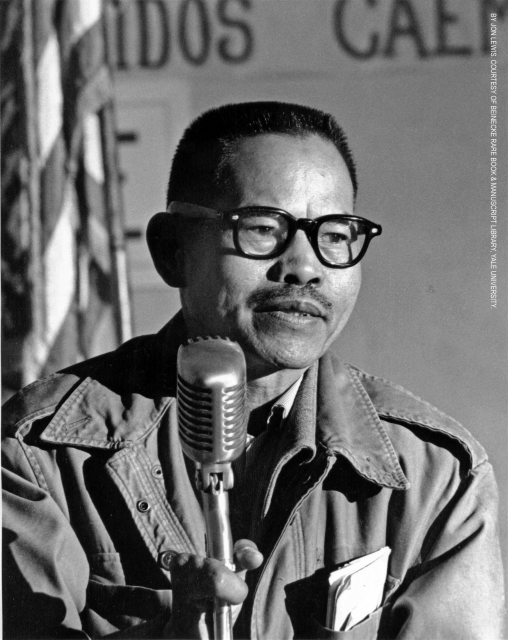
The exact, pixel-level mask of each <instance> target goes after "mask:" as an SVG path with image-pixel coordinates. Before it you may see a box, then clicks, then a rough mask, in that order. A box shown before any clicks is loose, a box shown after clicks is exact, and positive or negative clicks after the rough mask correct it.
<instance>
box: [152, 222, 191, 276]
mask: <svg viewBox="0 0 508 640" xmlns="http://www.w3.org/2000/svg"><path fill="white" fill-rule="evenodd" d="M177 224H178V223H177V221H176V220H175V217H174V216H172V215H171V214H169V213H156V214H155V215H154V216H153V218H151V220H150V222H149V223H148V227H147V230H146V241H147V243H148V248H149V249H150V254H151V256H152V260H153V263H154V265H155V268H156V269H157V272H158V274H159V275H160V276H161V278H162V279H163V280H164V282H165V283H166V284H169V286H170V287H177V288H181V287H184V286H185V278H184V271H183V248H182V247H181V246H180V245H179V242H178V229H177Z"/></svg>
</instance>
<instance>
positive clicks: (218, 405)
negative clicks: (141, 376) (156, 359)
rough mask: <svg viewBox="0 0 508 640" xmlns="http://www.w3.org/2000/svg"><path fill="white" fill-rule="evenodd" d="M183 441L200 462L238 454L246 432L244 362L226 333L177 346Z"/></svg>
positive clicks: (180, 432) (222, 461) (178, 396)
mask: <svg viewBox="0 0 508 640" xmlns="http://www.w3.org/2000/svg"><path fill="white" fill-rule="evenodd" d="M177 406H178V427H179V434H180V441H181V443H182V448H183V450H184V451H185V453H186V454H187V455H188V456H189V457H190V458H191V459H192V460H194V461H195V462H199V463H200V464H216V463H218V464H220V463H225V462H231V461H233V460H235V459H236V458H237V457H238V456H239V455H241V453H242V451H243V450H244V448H245V443H246V438H247V407H246V366H245V358H244V355H243V352H242V350H241V348H240V346H239V345H238V344H236V343H235V342H232V341H230V340H225V339H222V338H204V339H198V340H196V341H192V342H189V343H188V344H187V345H185V346H182V347H180V350H179V352H178V376H177Z"/></svg>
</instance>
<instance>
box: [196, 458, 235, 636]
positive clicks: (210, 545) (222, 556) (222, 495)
mask: <svg viewBox="0 0 508 640" xmlns="http://www.w3.org/2000/svg"><path fill="white" fill-rule="evenodd" d="M214 466H215V465H214ZM221 466H224V467H229V468H227V469H224V471H225V472H226V473H225V474H223V473H222V472H220V473H210V472H207V470H205V469H203V468H200V467H198V468H197V469H196V478H197V485H198V487H199V489H200V490H201V492H202V496H203V511H204V516H205V522H206V548H207V556H208V557H209V558H214V559H215V560H219V561H220V562H222V563H223V564H224V565H226V567H228V569H231V571H234V569H235V565H234V563H233V538H232V535H231V525H230V523H229V496H228V492H227V491H226V490H225V488H224V484H225V483H224V477H223V475H225V476H226V485H228V484H230V479H231V480H232V471H231V465H230V464H227V465H221ZM213 626H214V638H215V640H233V619H232V612H231V606H230V605H229V604H224V603H223V602H221V601H220V600H219V599H218V598H216V599H215V605H214V613H213Z"/></svg>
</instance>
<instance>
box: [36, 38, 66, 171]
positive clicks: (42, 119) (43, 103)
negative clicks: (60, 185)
mask: <svg viewBox="0 0 508 640" xmlns="http://www.w3.org/2000/svg"><path fill="white" fill-rule="evenodd" d="M37 88H38V92H37V93H38V95H37V107H38V109H37V112H38V116H39V122H38V127H37V131H38V134H39V136H38V137H39V157H40V164H41V166H43V165H44V164H45V162H46V160H47V158H48V156H49V154H50V152H51V149H52V148H53V145H54V144H55V142H56V139H57V138H58V136H59V134H60V130H61V128H62V106H63V98H62V88H61V84H60V54H59V49H58V40H57V37H56V33H54V32H53V33H51V34H50V35H49V37H48V40H47V42H46V46H45V47H44V49H43V51H42V55H41V58H40V60H39V64H38V65H37Z"/></svg>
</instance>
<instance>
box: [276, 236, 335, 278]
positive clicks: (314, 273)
mask: <svg viewBox="0 0 508 640" xmlns="http://www.w3.org/2000/svg"><path fill="white" fill-rule="evenodd" d="M272 269H273V277H274V279H276V280H277V282H284V283H286V284H296V285H306V284H312V285H314V286H315V287H316V288H319V287H321V285H322V284H323V283H324V280H325V271H324V269H325V266H324V265H323V264H321V262H320V261H319V259H318V257H317V256H316V254H315V252H314V249H313V248H312V245H311V243H310V241H309V239H308V237H307V235H306V234H305V231H303V230H302V229H299V230H298V231H297V232H296V234H295V236H294V238H293V240H292V241H291V243H290V245H289V247H288V248H287V249H286V251H284V253H283V254H282V255H281V256H279V258H278V260H277V262H276V264H275V265H274V266H273V267H272Z"/></svg>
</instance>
